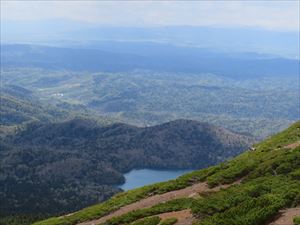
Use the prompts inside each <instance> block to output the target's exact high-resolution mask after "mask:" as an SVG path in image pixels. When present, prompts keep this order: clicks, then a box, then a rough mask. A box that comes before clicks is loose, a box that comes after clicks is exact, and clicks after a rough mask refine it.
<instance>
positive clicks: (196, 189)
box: [77, 180, 240, 225]
mask: <svg viewBox="0 0 300 225" xmlns="http://www.w3.org/2000/svg"><path fill="white" fill-rule="evenodd" d="M238 183H240V180H239V181H236V182H234V183H233V184H238ZM233 184H224V185H220V186H217V187H214V188H209V186H208V185H207V183H206V182H202V183H197V184H194V185H192V186H189V187H186V188H184V189H180V190H175V191H170V192H167V193H164V194H160V195H153V196H151V197H148V198H145V199H141V200H140V201H137V202H134V203H132V204H129V205H126V206H123V207H121V208H120V209H118V210H116V211H114V212H112V213H110V214H108V215H106V216H103V217H101V218H99V219H96V220H91V221H86V222H83V223H78V224H77V225H98V224H101V223H104V222H105V221H107V220H109V219H111V218H113V217H116V216H121V215H123V214H126V213H128V212H130V211H133V210H137V209H143V208H149V207H152V206H154V205H157V204H159V203H164V202H167V201H170V200H173V199H178V198H184V197H185V198H187V197H189V198H193V197H196V196H198V194H199V193H204V192H209V191H219V190H220V189H221V188H228V187H230V186H231V185H233Z"/></svg>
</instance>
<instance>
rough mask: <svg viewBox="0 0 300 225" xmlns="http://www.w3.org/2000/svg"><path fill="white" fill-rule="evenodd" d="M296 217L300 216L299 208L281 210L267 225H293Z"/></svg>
mask: <svg viewBox="0 0 300 225" xmlns="http://www.w3.org/2000/svg"><path fill="white" fill-rule="evenodd" d="M296 216H300V208H290V209H285V210H281V211H279V215H278V217H277V218H276V219H275V220H274V221H273V222H271V223H269V224H268V225H293V224H294V223H293V219H294V218H295V217H296Z"/></svg>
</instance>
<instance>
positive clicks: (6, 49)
mask: <svg viewBox="0 0 300 225" xmlns="http://www.w3.org/2000/svg"><path fill="white" fill-rule="evenodd" d="M1 61H2V65H1V66H2V68H7V67H10V68H12V67H39V68H44V69H67V70H74V71H90V72H97V71H104V72H122V71H132V70H135V69H142V70H152V71H160V72H186V73H213V74H216V75H222V76H225V77H230V78H234V79H251V78H260V77H287V76H288V77H295V78H296V77H298V76H299V60H293V59H285V58H279V57H274V56H273V57H272V56H270V55H263V54H256V53H224V52H217V51H214V50H209V49H202V48H191V47H178V46H172V45H165V44H157V43H151V44H149V43H146V44H141V43H138V44H136V45H135V44H133V43H131V44H129V45H126V43H123V44H119V45H116V44H112V43H108V44H106V45H105V44H102V45H101V44H100V45H98V47H93V49H85V48H59V47H47V46H37V45H3V46H1Z"/></svg>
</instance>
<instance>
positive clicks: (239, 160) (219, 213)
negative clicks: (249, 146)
mask: <svg viewBox="0 0 300 225" xmlns="http://www.w3.org/2000/svg"><path fill="white" fill-rule="evenodd" d="M299 140H300V122H297V123H295V124H294V125H293V126H291V127H290V128H289V129H287V130H285V131H283V132H281V133H279V134H277V135H275V136H273V137H271V138H269V139H267V140H265V141H263V142H262V143H260V144H257V145H256V150H255V151H249V152H245V153H243V154H241V155H240V156H238V157H236V158H235V159H233V160H230V161H228V162H225V163H222V164H219V165H217V166H214V167H209V168H207V169H204V170H199V171H194V172H192V173H190V174H186V175H184V176H181V177H180V178H178V179H176V180H173V181H169V182H163V183H159V184H154V185H150V186H145V187H143V188H139V189H135V190H131V191H128V192H124V193H121V194H118V195H116V196H115V197H113V198H111V199H110V200H108V201H107V202H104V203H102V204H99V205H95V206H91V207H89V208H86V209H83V210H81V211H78V212H76V213H75V214H73V215H71V216H67V217H60V218H51V219H48V220H45V221H42V222H38V223H36V225H54V224H56V225H58V224H61V225H62V224H63V225H71V224H76V223H77V222H79V221H86V220H90V219H92V218H99V217H101V216H103V215H106V214H108V213H109V212H111V211H114V210H116V209H118V208H120V207H121V206H122V205H126V204H129V203H131V202H135V201H137V200H139V199H142V198H146V197H147V196H151V195H153V194H155V193H164V192H168V191H171V190H175V189H180V188H183V187H186V186H189V185H191V184H193V183H195V182H199V181H205V180H206V181H207V182H208V183H209V184H210V185H211V186H216V185H218V184H223V183H232V182H233V181H235V180H238V179H240V178H243V180H242V183H241V184H239V185H233V186H232V187H230V188H228V189H223V190H220V191H219V192H216V193H207V194H205V195H202V196H201V198H197V199H194V200H190V199H178V200H172V201H169V202H166V203H163V204H158V205H156V206H154V207H151V208H148V209H140V210H137V211H132V212H130V213H127V214H124V215H122V216H119V217H115V218H112V219H111V220H109V221H107V224H120V223H124V222H131V221H132V220H137V219H141V218H142V217H148V216H154V215H155V214H158V213H161V212H168V211H176V210H181V209H185V208H191V209H192V211H193V214H194V216H195V217H196V218H201V219H200V220H199V222H198V223H199V225H200V224H201V225H216V224H218V225H222V224H224V225H228V224H233V225H234V224H237V225H238V224H243V225H244V224H246V225H254V224H255V225H262V224H265V222H266V221H270V220H271V219H272V218H273V217H274V216H275V215H276V214H277V213H278V211H279V210H280V209H283V208H285V207H296V206H299V205H300V201H299V200H300V198H299V196H300V189H299V186H300V180H299V168H300V147H296V148H294V149H289V148H286V147H285V146H286V145H287V144H291V143H295V142H296V141H299ZM176 201H183V202H182V203H178V204H174V207H173V203H174V202H176ZM110 207H111V208H110Z"/></svg>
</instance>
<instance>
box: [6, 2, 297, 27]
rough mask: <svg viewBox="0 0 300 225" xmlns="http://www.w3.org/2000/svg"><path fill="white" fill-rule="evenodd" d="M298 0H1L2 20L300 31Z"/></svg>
mask: <svg viewBox="0 0 300 225" xmlns="http://www.w3.org/2000/svg"><path fill="white" fill-rule="evenodd" d="M299 2H300V1H299V0H290V1H289V0H284V1H272V0H269V1H216V0H215V1H78V0H77V1H67V0H65V1H51V0H48V1H45V0H42V1H37V0H35V1H28V0H27V1H23V0H22V1H13V0H1V23H5V22H6V21H14V22H29V21H31V22H32V21H43V20H45V21H46V20H61V21H75V22H78V23H85V24H89V25H92V26H93V25H102V26H103V25H104V26H125V27H148V26H177V25H188V26H215V27H259V28H263V29H271V30H277V31H299V10H300V9H299V7H300V6H299Z"/></svg>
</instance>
